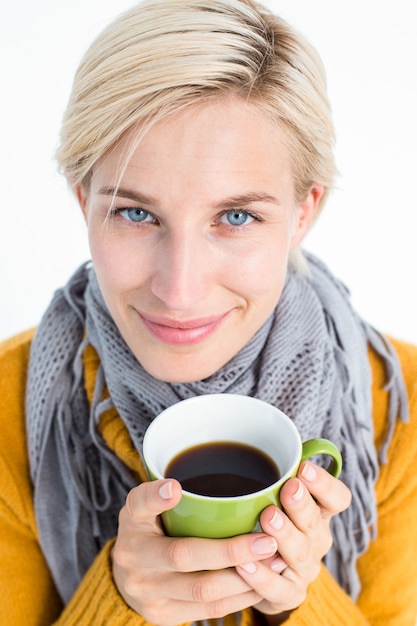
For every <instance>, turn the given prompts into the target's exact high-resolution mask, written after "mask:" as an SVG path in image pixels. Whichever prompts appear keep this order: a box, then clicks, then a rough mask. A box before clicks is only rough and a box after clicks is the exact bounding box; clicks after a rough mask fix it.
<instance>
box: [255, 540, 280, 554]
mask: <svg viewBox="0 0 417 626" xmlns="http://www.w3.org/2000/svg"><path fill="white" fill-rule="evenodd" d="M253 549H254V550H255V552H256V554H273V553H274V552H276V551H277V549H278V545H277V542H276V541H275V539H274V538H273V537H258V538H257V539H255V541H254V542H253Z"/></svg>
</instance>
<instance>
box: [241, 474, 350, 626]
mask: <svg viewBox="0 0 417 626" xmlns="http://www.w3.org/2000/svg"><path fill="white" fill-rule="evenodd" d="M280 500H281V505H282V507H283V510H280V509H279V508H278V507H274V506H269V507H267V508H266V509H265V510H264V511H263V512H262V515H261V518H260V522H261V526H262V529H263V531H264V532H265V533H268V534H269V535H271V536H272V537H274V538H275V539H276V541H277V543H278V550H279V554H277V555H276V556H275V557H274V558H272V559H268V560H267V561H262V562H259V561H258V562H256V563H247V564H244V565H243V566H239V567H237V568H236V569H237V571H238V573H239V574H240V576H241V577H242V578H243V579H244V580H245V581H246V582H247V583H248V584H249V585H250V586H251V587H252V589H254V590H255V591H256V592H257V593H258V594H259V595H260V596H261V597H262V598H263V600H262V601H261V602H260V603H259V604H257V605H256V606H255V608H256V609H257V610H258V611H260V612H262V613H264V614H266V615H271V616H272V615H275V614H283V612H285V611H291V610H292V609H295V608H296V607H298V606H299V605H300V604H301V603H302V602H303V601H304V599H305V597H306V594H307V587H308V586H309V585H310V584H311V583H312V582H313V580H315V578H317V576H318V574H319V572H320V563H321V561H322V559H323V557H324V556H325V554H326V553H327V552H328V551H329V550H330V548H331V546H332V535H331V532H330V520H331V518H332V517H333V516H334V515H337V514H338V513H340V512H341V511H344V510H345V509H346V508H347V507H348V506H349V504H350V501H351V493H350V491H349V489H348V488H347V487H346V486H345V485H344V484H343V483H342V482H341V481H340V480H338V479H336V478H334V477H333V476H331V475H330V474H329V473H328V472H327V471H326V470H324V469H322V468H320V467H318V466H317V465H314V464H313V463H311V462H304V463H302V464H301V465H300V469H299V472H298V474H297V478H291V479H290V480H288V481H287V483H286V484H285V485H284V486H283V487H282V489H281V492H280ZM277 623H281V622H280V621H279V620H278V621H277Z"/></svg>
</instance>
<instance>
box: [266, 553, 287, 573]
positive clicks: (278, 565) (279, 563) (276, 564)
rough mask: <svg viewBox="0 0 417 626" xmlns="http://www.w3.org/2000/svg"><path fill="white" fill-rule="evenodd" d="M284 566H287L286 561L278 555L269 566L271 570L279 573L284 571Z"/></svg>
mask: <svg viewBox="0 0 417 626" xmlns="http://www.w3.org/2000/svg"><path fill="white" fill-rule="evenodd" d="M286 567H288V566H287V564H286V562H285V561H284V559H282V558H281V557H280V556H278V557H277V558H276V559H274V560H273V561H272V562H271V565H270V568H271V569H272V571H273V572H276V573H277V574H281V573H282V572H283V571H284V569H286Z"/></svg>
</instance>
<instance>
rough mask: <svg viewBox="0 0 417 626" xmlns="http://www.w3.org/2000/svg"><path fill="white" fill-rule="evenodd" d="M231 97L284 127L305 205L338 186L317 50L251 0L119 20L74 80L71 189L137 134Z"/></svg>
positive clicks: (69, 128)
mask: <svg viewBox="0 0 417 626" xmlns="http://www.w3.org/2000/svg"><path fill="white" fill-rule="evenodd" d="M229 95H233V96H238V97H241V98H243V99H245V100H247V101H249V102H250V103H252V104H254V105H255V106H256V107H257V108H258V109H259V110H260V111H261V112H263V113H264V114H265V115H266V116H267V118H268V119H270V120H272V121H273V122H275V123H278V124H279V125H280V127H281V128H282V129H283V130H284V133H285V137H286V139H287V144H288V147H289V150H290V158H291V161H292V163H291V164H292V169H293V174H294V179H295V191H296V196H297V198H298V199H299V200H301V199H302V198H303V196H305V195H306V194H307V192H308V190H309V189H310V187H311V185H312V184H313V183H317V184H320V185H323V186H324V187H325V189H326V193H325V194H324V196H323V199H322V202H321V204H323V202H324V198H325V197H326V195H327V191H328V190H329V189H330V188H331V186H332V183H333V179H334V176H335V174H336V167H335V163H334V154H333V143H334V131H333V124H332V119H331V111H330V105H329V102H328V98H327V93H326V79H325V73H324V69H323V66H322V63H321V60H320V58H319V56H318V55H317V53H316V51H315V50H314V48H313V47H312V46H311V45H310V44H309V43H308V42H307V41H306V40H305V39H304V38H303V37H302V36H301V35H300V34H299V33H297V32H296V31H295V30H294V29H293V28H291V27H290V26H289V25H288V24H287V23H286V22H285V21H284V20H282V19H281V18H279V17H278V16H276V15H274V14H273V13H271V12H270V11H269V10H268V9H266V8H265V7H263V6H262V5H260V4H257V3H255V2H253V1H252V0H147V1H145V2H143V3H141V4H138V5H136V6H134V7H133V8H132V9H130V10H129V11H127V12H126V13H124V14H122V15H121V16H120V17H119V18H117V19H116V20H115V21H114V22H113V23H111V24H110V25H109V26H108V27H107V28H106V29H105V30H104V31H103V33H102V34H101V35H99V37H98V38H97V39H96V40H95V41H94V42H93V44H92V45H91V47H90V48H89V50H88V51H87V53H86V54H85V57H84V59H83V60H82V62H81V64H80V66H79V68H78V71H77V73H76V75H75V79H74V83H73V89H72V93H71V96H70V99H69V102H68V106H67V109H66V112H65V115H64V119H63V124H62V129H61V136H60V145H59V147H58V150H57V160H58V164H59V166H60V169H61V171H62V172H63V174H64V175H65V176H66V178H67V180H68V182H69V184H70V185H71V186H72V187H77V186H78V185H84V186H85V187H88V183H89V177H90V176H91V172H92V168H93V166H94V164H95V163H96V162H97V161H98V159H100V158H101V157H102V156H103V155H104V154H105V153H106V152H107V151H108V150H109V149H110V148H111V147H113V146H114V145H115V144H116V143H117V141H118V140H119V139H120V138H121V137H122V135H124V134H125V133H126V132H127V131H128V130H130V129H131V128H132V127H134V126H137V127H138V128H141V129H142V132H146V129H147V128H149V127H150V125H152V124H154V123H155V122H156V121H158V120H160V119H162V118H163V117H165V116H167V115H169V114H171V113H173V112H177V111H179V110H182V109H184V108H186V107H188V106H191V105H192V104H195V103H201V102H203V101H204V100H210V99H213V98H221V97H227V96H229Z"/></svg>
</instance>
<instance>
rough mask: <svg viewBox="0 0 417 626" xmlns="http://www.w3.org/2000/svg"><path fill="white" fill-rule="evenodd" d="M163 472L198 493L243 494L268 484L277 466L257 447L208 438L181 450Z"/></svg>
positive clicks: (226, 495)
mask: <svg viewBox="0 0 417 626" xmlns="http://www.w3.org/2000/svg"><path fill="white" fill-rule="evenodd" d="M165 476H166V477H167V478H176V479H177V480H178V481H179V482H180V483H181V485H182V487H183V489H185V490H186V491H191V492H192V493H197V494H200V495H202V496H212V497H224V498H226V497H230V496H243V495H245V494H248V493H253V492H254V491H259V490H260V489H264V488H265V487H268V486H269V485H271V484H272V483H274V482H275V481H276V480H278V479H279V477H280V474H279V470H278V468H277V466H276V464H275V463H274V461H272V459H271V458H270V457H269V456H267V455H266V454H265V453H264V452H262V451H261V450H258V449H257V448H253V447H252V446H248V445H246V444H243V443H234V442H222V441H220V442H217V441H216V442H211V443H203V444H200V445H198V446H194V447H192V448H188V449H187V450H184V451H183V452H181V453H180V454H178V455H177V456H176V457H174V458H173V459H172V461H171V462H170V463H169V465H168V467H167V469H166V471H165Z"/></svg>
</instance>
